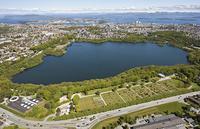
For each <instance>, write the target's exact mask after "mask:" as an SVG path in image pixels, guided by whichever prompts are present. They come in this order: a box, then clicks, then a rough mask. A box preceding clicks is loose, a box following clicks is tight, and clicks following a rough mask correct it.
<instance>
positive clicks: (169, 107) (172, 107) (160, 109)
mask: <svg viewBox="0 0 200 129" xmlns="http://www.w3.org/2000/svg"><path fill="white" fill-rule="evenodd" d="M184 106H185V104H182V103H178V102H173V103H168V104H163V105H159V106H156V107H152V108H147V109H144V110H140V111H137V112H132V113H129V114H126V115H128V116H130V117H132V118H135V117H142V116H146V115H149V114H165V112H166V111H168V113H172V112H177V111H178V112H183V109H182V107H184ZM118 119H119V117H113V118H109V119H106V120H103V121H101V122H99V123H97V124H96V125H95V126H94V127H93V128H92V129H102V128H103V127H104V126H107V125H109V124H110V123H115V122H117V121H118Z"/></svg>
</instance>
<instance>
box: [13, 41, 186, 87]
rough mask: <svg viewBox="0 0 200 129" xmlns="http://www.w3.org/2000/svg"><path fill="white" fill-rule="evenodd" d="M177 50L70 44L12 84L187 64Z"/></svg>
mask: <svg viewBox="0 0 200 129" xmlns="http://www.w3.org/2000/svg"><path fill="white" fill-rule="evenodd" d="M187 63H188V61H187V53H186V52H185V51H183V50H181V49H178V48H175V47H172V46H169V45H164V46H158V45H156V44H153V43H137V44H131V43H112V42H106V43H102V44H92V43H82V42H80V43H73V44H72V45H71V46H70V47H68V48H67V53H66V54H65V55H63V56H61V57H55V56H47V57H45V58H44V62H43V63H42V64H40V65H38V66H36V67H33V68H30V69H27V70H25V71H24V72H22V73H19V74H17V75H16V76H14V77H13V81H14V82H16V83H34V84H51V83H60V82H69V81H81V80H86V79H96V78H105V77H109V76H113V75H116V74H118V73H121V72H123V71H125V70H128V69H130V68H133V67H137V66H147V65H175V64H187Z"/></svg>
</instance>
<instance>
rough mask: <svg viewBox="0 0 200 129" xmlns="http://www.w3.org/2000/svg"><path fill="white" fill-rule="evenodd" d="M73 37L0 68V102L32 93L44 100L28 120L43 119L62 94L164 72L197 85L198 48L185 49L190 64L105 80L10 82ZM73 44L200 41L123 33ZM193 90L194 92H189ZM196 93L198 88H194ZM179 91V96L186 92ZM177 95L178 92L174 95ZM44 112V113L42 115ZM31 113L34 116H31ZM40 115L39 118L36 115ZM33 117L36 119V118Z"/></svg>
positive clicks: (172, 35)
mask: <svg viewBox="0 0 200 129" xmlns="http://www.w3.org/2000/svg"><path fill="white" fill-rule="evenodd" d="M73 39H74V36H69V35H67V36H64V37H61V38H58V39H53V40H50V41H49V42H47V43H44V44H41V45H39V46H36V47H34V48H32V49H33V50H34V51H35V52H41V54H38V55H36V56H35V57H33V58H24V59H21V60H19V61H16V62H7V63H4V64H1V65H0V85H1V87H0V100H1V101H2V100H3V98H4V97H10V96H12V95H24V96H28V95H33V94H36V97H38V98H42V99H44V100H45V104H44V106H43V107H34V109H33V110H32V112H31V113H28V114H27V116H29V117H36V118H43V117H45V116H47V115H48V114H50V113H52V112H54V111H55V108H56V107H57V106H58V105H59V102H58V101H59V98H60V97H61V96H63V95H68V96H69V97H70V96H71V95H72V94H73V93H77V92H84V93H85V92H87V91H90V90H94V89H101V88H106V87H113V86H116V85H119V86H121V85H123V84H124V83H128V82H136V81H138V80H144V81H145V80H147V79H149V78H152V77H155V76H157V73H164V74H166V75H170V74H174V73H177V74H178V75H179V77H180V79H181V80H184V81H185V82H186V83H190V82H194V83H198V85H199V84H200V81H199V76H200V65H199V64H200V50H198V49H193V48H192V49H187V51H188V53H189V55H188V60H189V61H190V63H191V64H190V65H176V66H146V67H138V68H133V69H130V70H128V71H126V72H123V73H121V74H118V75H116V76H113V77H109V78H105V79H93V80H85V81H81V82H63V83H60V84H50V85H48V86H43V85H35V84H16V83H13V82H12V81H11V78H12V76H14V75H15V74H17V73H19V72H22V71H23V70H25V69H28V68H31V67H34V66H36V65H38V64H40V63H42V59H43V57H44V56H46V55H55V56H60V55H62V54H64V52H65V48H62V49H56V47H57V46H58V45H65V44H66V43H67V42H69V41H72V40H73ZM76 41H87V42H94V43H102V42H105V41H112V42H129V43H135V42H145V41H152V42H155V43H158V44H160V45H162V44H166V43H169V44H171V45H173V46H176V47H179V48H182V49H185V48H191V45H198V44H199V43H200V42H199V41H197V40H194V39H192V38H189V37H188V36H187V35H186V34H185V33H183V32H171V31H169V32H154V33H151V34H149V35H148V36H144V35H136V34H127V38H124V39H100V40H99V39H98V40H93V39H92V40H91V39H76ZM192 90H195V89H192ZM196 90H199V89H196ZM190 91H191V90H188V91H183V92H181V93H185V92H190ZM177 94H180V93H177ZM172 95H175V94H166V95H163V96H157V97H154V98H150V99H149V100H148V99H145V100H142V101H139V102H137V103H141V102H146V101H150V100H153V99H158V98H162V97H167V96H172ZM123 106H127V105H126V104H124V105H116V106H111V107H106V108H103V109H96V110H89V111H85V112H74V113H72V114H70V115H68V116H63V117H58V118H56V119H57V120H59V119H68V118H74V117H77V116H83V115H88V114H93V113H97V112H101V111H107V110H112V109H115V108H119V107H123ZM44 112H45V113H44ZM34 114H35V115H34ZM37 114H42V115H37ZM36 115H37V116H36Z"/></svg>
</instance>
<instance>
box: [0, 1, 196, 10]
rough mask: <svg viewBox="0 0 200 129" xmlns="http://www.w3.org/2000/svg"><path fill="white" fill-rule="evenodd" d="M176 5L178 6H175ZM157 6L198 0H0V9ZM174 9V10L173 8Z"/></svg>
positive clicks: (189, 4)
mask: <svg viewBox="0 0 200 129" xmlns="http://www.w3.org/2000/svg"><path fill="white" fill-rule="evenodd" d="M177 6H178V8H177ZM156 7H158V8H159V9H164V10H171V9H172V8H175V9H176V10H179V8H184V9H186V10H191V9H193V8H194V9H196V10H200V0H0V9H27V10H31V9H35V10H37V9H38V10H39V9H40V10H84V9H88V10H91V9H96V10H100V9H134V10H140V9H141V10H144V9H147V8H148V9H149V8H150V9H152V8H156ZM175 9H174V10H175Z"/></svg>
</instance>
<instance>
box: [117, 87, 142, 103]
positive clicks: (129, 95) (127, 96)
mask: <svg viewBox="0 0 200 129" xmlns="http://www.w3.org/2000/svg"><path fill="white" fill-rule="evenodd" d="M117 92H118V93H119V95H120V96H121V97H122V98H123V99H124V100H125V101H126V102H131V101H134V100H136V99H139V98H140V97H139V96H137V95H136V93H135V92H133V91H132V90H131V89H123V90H118V91H117Z"/></svg>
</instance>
